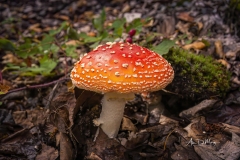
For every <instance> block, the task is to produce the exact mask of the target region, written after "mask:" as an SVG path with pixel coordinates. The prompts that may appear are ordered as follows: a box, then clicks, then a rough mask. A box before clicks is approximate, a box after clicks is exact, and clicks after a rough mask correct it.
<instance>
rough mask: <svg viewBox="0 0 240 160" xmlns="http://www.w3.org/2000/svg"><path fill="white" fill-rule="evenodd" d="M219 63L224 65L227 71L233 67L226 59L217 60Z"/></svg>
mask: <svg viewBox="0 0 240 160" xmlns="http://www.w3.org/2000/svg"><path fill="white" fill-rule="evenodd" d="M217 61H218V62H219V63H221V64H222V65H224V66H225V67H226V68H227V69H230V68H231V65H230V64H229V63H228V61H226V60H225V59H218V60H217Z"/></svg>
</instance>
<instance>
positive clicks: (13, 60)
mask: <svg viewBox="0 0 240 160" xmlns="http://www.w3.org/2000/svg"><path fill="white" fill-rule="evenodd" d="M2 59H3V61H2V63H3V64H6V63H12V64H20V63H22V62H23V61H22V60H21V59H19V58H17V57H16V56H15V55H14V54H12V53H11V52H8V53H7V54H6V55H5V56H3V57H2Z"/></svg>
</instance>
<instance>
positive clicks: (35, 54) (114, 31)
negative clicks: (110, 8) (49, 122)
mask: <svg viewBox="0 0 240 160" xmlns="http://www.w3.org/2000/svg"><path fill="white" fill-rule="evenodd" d="M148 21H149V19H146V20H144V21H142V20H141V19H135V20H134V21H133V22H131V23H129V24H127V23H126V19H124V18H120V19H115V20H114V21H112V22H111V23H110V24H111V25H105V23H106V13H105V10H102V12H101V14H100V16H99V17H96V18H94V19H93V21H92V24H93V27H94V29H95V30H96V32H97V34H96V36H90V35H88V33H84V32H81V33H77V31H76V30H75V29H74V28H73V27H71V25H70V24H68V23H67V22H64V23H62V24H61V26H60V27H59V28H57V29H55V30H50V31H49V32H48V33H45V34H44V35H43V36H42V39H40V40H39V41H36V40H35V41H34V40H33V39H31V38H24V39H23V40H24V42H23V43H21V44H14V43H12V42H11V41H9V40H7V39H3V38H2V39H0V50H4V51H11V52H12V53H15V55H16V56H17V57H18V58H20V59H21V60H22V62H21V63H17V64H14V63H8V64H6V66H5V68H4V71H6V70H11V73H13V74H18V75H23V76H35V75H37V74H41V75H44V76H51V75H55V69H56V66H57V64H58V60H59V52H61V53H62V54H63V55H62V56H65V57H67V56H68V57H72V58H77V57H78V55H77V53H76V52H75V51H76V48H77V47H78V45H85V46H86V47H89V49H90V48H95V47H96V46H97V45H99V44H100V43H105V42H108V41H114V40H116V39H117V38H122V36H123V33H128V32H129V30H131V29H132V28H134V29H136V32H137V33H139V32H140V31H141V30H142V27H143V25H144V24H145V23H147V22H148ZM60 33H61V34H60ZM62 33H64V34H62ZM33 34H34V32H33ZM60 35H61V36H60ZM70 40H74V41H76V43H75V44H72V45H67V44H66V42H68V41H70Z"/></svg>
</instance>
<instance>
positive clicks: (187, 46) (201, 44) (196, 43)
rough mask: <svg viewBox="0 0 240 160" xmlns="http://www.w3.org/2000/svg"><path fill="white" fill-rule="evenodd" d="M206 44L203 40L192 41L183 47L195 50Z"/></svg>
mask: <svg viewBox="0 0 240 160" xmlns="http://www.w3.org/2000/svg"><path fill="white" fill-rule="evenodd" d="M205 47H206V45H205V44H204V43H203V42H193V43H192V44H187V45H185V46H183V47H182V48H183V49H186V50H189V49H195V50H200V49H203V48H205Z"/></svg>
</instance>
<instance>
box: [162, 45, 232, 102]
mask: <svg viewBox="0 0 240 160" xmlns="http://www.w3.org/2000/svg"><path fill="white" fill-rule="evenodd" d="M163 56H164V57H165V58H166V59H167V60H168V61H169V62H170V63H171V64H172V66H173V68H174V71H175V78H174V80H173V82H172V84H170V85H169V86H168V89H169V90H170V91H172V92H175V93H177V94H180V95H182V96H183V97H184V98H190V99H192V100H194V99H195V100H200V99H204V98H210V97H213V96H224V95H225V94H226V92H227V91H228V89H229V87H230V72H228V71H227V70H226V68H225V67H224V66H223V65H222V64H220V63H219V62H217V61H216V60H214V59H213V58H212V57H210V56H203V55H196V54H194V53H191V52H189V51H187V50H183V49H180V48H178V47H173V48H171V49H170V50H169V52H168V54H164V55H163Z"/></svg>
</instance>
